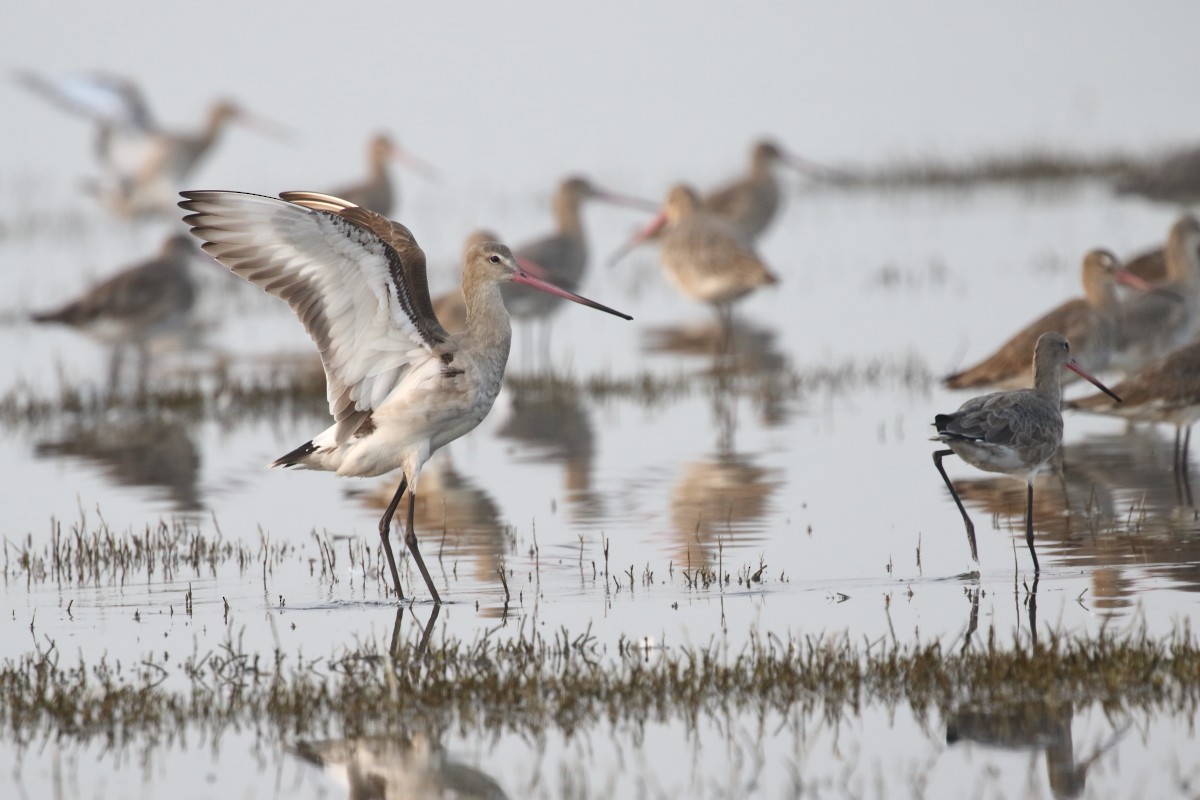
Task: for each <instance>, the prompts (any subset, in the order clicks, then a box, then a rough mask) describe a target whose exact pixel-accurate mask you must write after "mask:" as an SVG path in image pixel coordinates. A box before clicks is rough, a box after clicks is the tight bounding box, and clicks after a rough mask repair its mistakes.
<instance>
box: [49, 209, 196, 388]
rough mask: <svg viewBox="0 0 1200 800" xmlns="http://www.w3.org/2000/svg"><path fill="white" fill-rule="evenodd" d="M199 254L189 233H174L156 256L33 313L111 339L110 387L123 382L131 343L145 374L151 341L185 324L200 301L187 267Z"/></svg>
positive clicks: (142, 372) (102, 338)
mask: <svg viewBox="0 0 1200 800" xmlns="http://www.w3.org/2000/svg"><path fill="white" fill-rule="evenodd" d="M195 255H196V245H195V242H194V241H192V239H191V238H189V237H188V236H187V235H186V234H183V233H177V234H174V235H172V236H169V237H167V239H166V240H165V241H164V242H163V244H162V247H161V248H160V249H159V252H158V255H156V256H154V257H153V258H151V259H149V260H146V261H142V262H139V263H137V264H134V265H133V266H131V267H128V268H127V269H124V270H122V271H121V272H119V273H117V274H116V275H113V276H112V277H111V278H109V279H108V280H105V281H103V282H102V283H98V284H96V285H95V286H93V287H92V288H91V289H89V290H88V291H87V292H85V293H84V294H83V295H82V296H80V297H78V298H77V299H75V300H72V301H71V302H70V303H67V304H66V305H64V306H62V307H61V308H58V309H55V310H54V311H46V312H42V313H39V314H34V315H33V317H32V319H33V321H34V322H58V323H62V324H63V325H69V326H71V327H72V328H76V329H78V330H80V331H82V332H83V333H86V334H89V335H91V336H94V337H95V338H97V339H99V340H101V341H103V342H106V343H108V344H110V345H112V346H113V352H112V359H111V362H110V364H109V387H110V388H116V385H117V383H118V378H119V373H120V364H121V356H122V352H123V349H124V348H125V347H126V346H127V345H131V346H133V347H135V348H136V349H137V352H138V355H139V375H140V377H141V378H142V379H144V377H145V373H146V367H147V359H148V354H147V350H146V347H147V344H148V342H149V341H150V340H151V339H152V338H154V337H155V336H158V335H160V334H163V333H167V332H168V331H171V330H173V329H175V328H178V327H179V326H180V325H182V324H183V323H184V322H185V321H186V320H187V317H188V315H189V314H190V312H191V310H192V306H193V305H194V303H195V300H196V286H195V283H194V282H193V280H192V277H191V274H190V272H189V268H188V264H189V262H190V261H191V260H192V258H193V257H194V256H195ZM139 382H140V380H139Z"/></svg>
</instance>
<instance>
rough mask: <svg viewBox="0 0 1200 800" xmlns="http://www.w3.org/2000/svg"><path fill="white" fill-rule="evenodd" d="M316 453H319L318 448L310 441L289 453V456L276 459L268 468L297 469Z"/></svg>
mask: <svg viewBox="0 0 1200 800" xmlns="http://www.w3.org/2000/svg"><path fill="white" fill-rule="evenodd" d="M315 452H317V448H316V447H315V446H313V443H312V440H311V439H309V440H308V441H307V442H305V443H304V444H302V445H300V446H299V447H297V448H296V449H295V450H293V451H292V452H290V453H288V454H287V455H283V456H280V457H279V458H277V459H275V460H274V461H272V462H271V463H270V464H269V465H268V466H270V467H295V466H297V465H299V464H303V463H304V462H305V461H306V460H307V459H308V457H309V456H311V455H312V454H313V453H315Z"/></svg>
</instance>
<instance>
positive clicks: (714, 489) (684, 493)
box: [671, 378, 781, 568]
mask: <svg viewBox="0 0 1200 800" xmlns="http://www.w3.org/2000/svg"><path fill="white" fill-rule="evenodd" d="M713 388H714V391H713V394H712V416H713V422H712V425H713V428H714V429H715V430H716V432H717V447H716V454H715V455H713V456H711V457H708V458H704V459H701V460H698V461H693V462H692V463H690V464H688V465H687V466H686V467H685V468H684V470H683V474H682V475H681V476H680V478H679V480H678V481H677V482H676V484H675V488H674V490H673V491H672V493H671V525H672V528H673V529H674V531H675V534H676V537H677V540H678V546H677V548H676V551H677V552H676V556H675V560H676V561H677V562H678V563H680V564H683V565H685V566H690V567H693V568H694V567H697V566H702V565H707V566H711V565H712V564H713V562H714V561H716V560H717V559H716V555H717V552H718V550H720V549H721V548H722V547H728V546H730V545H734V546H746V545H753V544H755V543H756V542H760V541H764V540H765V529H764V527H763V525H762V524H761V520H762V519H763V518H764V517H765V516H766V514H767V512H768V510H769V509H770V502H771V496H772V495H773V494H774V493H775V491H776V490H777V489H778V488H779V486H780V484H781V481H780V479H779V477H778V475H777V474H776V472H777V471H776V470H772V469H767V468H765V467H760V466H758V465H756V464H755V463H754V459H753V457H752V456H750V455H747V454H739V453H738V452H737V448H736V446H735V444H734V435H735V433H736V431H737V413H736V411H737V403H736V397H735V396H734V393H733V387H732V381H730V380H726V379H723V378H718V379H717V380H716V382H715V385H714V387H713Z"/></svg>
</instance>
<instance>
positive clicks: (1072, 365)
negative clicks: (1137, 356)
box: [1065, 359, 1123, 403]
mask: <svg viewBox="0 0 1200 800" xmlns="http://www.w3.org/2000/svg"><path fill="white" fill-rule="evenodd" d="M1065 366H1066V368H1067V369H1069V370H1071V372H1074V373H1075V374H1076V375H1078V376H1079V377H1081V378H1083V379H1084V380H1085V381H1087V382H1088V383H1090V384H1092V385H1093V386H1095V387H1096V388H1097V389H1099V390H1100V391H1102V392H1104V393H1105V394H1106V395H1108V396H1109V397H1111V398H1112V399H1113V400H1116V401H1117V402H1118V403H1120V402H1123V401H1122V400H1121V398H1119V397H1117V394H1116V392H1114V391H1113V390H1112V389H1109V388H1108V387H1107V386H1105V385H1104V384H1103V383H1101V382H1100V381H1099V380H1098V379H1097V378H1094V377H1093V376H1092V375H1090V374H1088V372H1087V371H1086V370H1084V368H1083V367H1081V366H1079V364H1078V363H1077V362H1076V361H1075V359H1071V360H1070V361H1068V362H1067V363H1066V365H1065Z"/></svg>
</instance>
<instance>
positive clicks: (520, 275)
mask: <svg viewBox="0 0 1200 800" xmlns="http://www.w3.org/2000/svg"><path fill="white" fill-rule="evenodd" d="M512 282H513V283H520V284H523V285H525V286H531V287H533V288H534V289H538V290H540V291H543V292H545V293H546V294H552V295H554V296H555V297H561V298H563V299H565V300H572V301H574V302H576V303H579V304H580V305H584V306H590V307H592V308H594V309H596V310H597V311H604V312H606V313H608V314H612V315H613V316H615V317H621V318H622V319H633V317H631V316H629V315H628V314H622V313H621V312H620V311H617V310H615V309H612V308H609V307H608V306H605V305H601V304H600V303H597V302H596V301H595V300H588V299H587V298H586V297H584V296H582V295H578V294H575V293H574V292H568V291H567V290H566V289H562V288H560V287H558V286H555V285H554V284H553V283H550V282H548V281H544V280H542V279H540V278H535V277H533V276H532V275H530V274H529V273H527V272H524V271H521V272H517V273H516V274H514V275H513V277H512Z"/></svg>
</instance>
